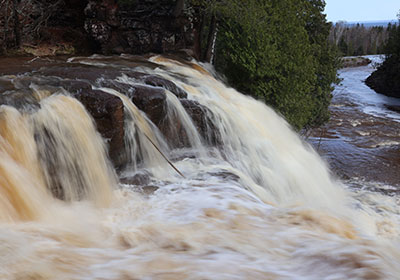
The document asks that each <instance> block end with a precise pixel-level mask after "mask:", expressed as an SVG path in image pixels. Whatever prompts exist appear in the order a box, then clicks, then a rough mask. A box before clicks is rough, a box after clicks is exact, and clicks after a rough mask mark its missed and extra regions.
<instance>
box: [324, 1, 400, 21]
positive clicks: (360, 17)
mask: <svg viewBox="0 0 400 280" xmlns="http://www.w3.org/2000/svg"><path fill="white" fill-rule="evenodd" d="M325 2H326V7H325V14H327V17H328V21H333V22H336V21H339V20H345V21H375V20H391V19H397V16H396V15H397V14H398V12H399V10H400V0H325Z"/></svg>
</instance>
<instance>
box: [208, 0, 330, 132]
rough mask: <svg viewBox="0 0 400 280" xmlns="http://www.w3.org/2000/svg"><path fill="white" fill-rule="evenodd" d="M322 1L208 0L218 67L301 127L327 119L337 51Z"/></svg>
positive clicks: (242, 88)
mask: <svg viewBox="0 0 400 280" xmlns="http://www.w3.org/2000/svg"><path fill="white" fill-rule="evenodd" d="M324 6H325V2H324V1H322V0H247V1H245V0H220V1H207V8H208V11H210V13H212V14H213V15H215V16H216V17H217V18H218V26H219V28H218V30H219V31H218V36H217V56H216V68H217V69H218V70H219V71H221V72H222V73H224V74H225V75H226V77H227V78H228V81H229V83H230V84H231V85H232V86H234V87H235V88H237V89H238V90H240V91H242V92H244V93H246V94H250V95H253V96H255V97H257V98H259V99H262V100H264V101H265V102H266V103H267V104H269V105H271V106H273V107H274V108H275V109H276V110H277V111H278V112H280V113H281V114H282V115H284V116H285V117H286V119H287V120H288V121H289V122H290V123H291V124H292V125H293V126H294V127H295V128H297V129H300V128H303V127H308V126H315V125H319V124H321V123H323V122H324V121H326V120H327V119H328V116H329V115H328V105H329V102H330V98H331V95H330V92H331V90H332V88H331V84H332V82H335V81H336V78H337V76H336V69H337V59H336V57H337V56H336V53H335V52H334V51H333V50H332V49H331V47H330V46H329V45H328V41H327V38H328V35H329V30H330V24H328V23H327V21H326V18H325V15H323V14H322V11H323V9H324Z"/></svg>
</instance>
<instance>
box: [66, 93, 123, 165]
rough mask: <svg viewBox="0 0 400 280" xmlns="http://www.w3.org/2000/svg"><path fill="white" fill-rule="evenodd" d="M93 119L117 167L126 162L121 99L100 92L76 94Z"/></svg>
mask: <svg viewBox="0 0 400 280" xmlns="http://www.w3.org/2000/svg"><path fill="white" fill-rule="evenodd" d="M74 96H75V98H77V99H78V100H79V101H80V102H81V103H82V104H83V105H84V106H85V108H86V110H87V111H88V112H89V114H90V115H91V116H92V117H93V119H94V121H95V123H96V127H97V130H98V131H99V133H100V134H101V135H102V137H103V138H104V139H106V142H107V144H108V152H109V156H110V159H111V160H112V162H113V163H114V165H115V166H116V167H119V166H122V165H123V164H124V163H125V161H126V158H125V154H126V153H125V149H124V147H125V144H124V106H123V104H122V101H121V99H120V98H119V97H117V96H114V95H112V94H109V93H106V92H103V91H100V90H84V91H82V92H80V93H76V94H74Z"/></svg>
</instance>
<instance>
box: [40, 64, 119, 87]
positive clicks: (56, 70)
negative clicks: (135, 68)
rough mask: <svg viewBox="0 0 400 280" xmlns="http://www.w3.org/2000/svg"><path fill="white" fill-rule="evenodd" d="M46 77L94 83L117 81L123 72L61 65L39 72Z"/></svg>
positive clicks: (45, 68) (114, 69) (113, 69)
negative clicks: (103, 80)
mask: <svg viewBox="0 0 400 280" xmlns="http://www.w3.org/2000/svg"><path fill="white" fill-rule="evenodd" d="M37 73H38V74H40V75H44V76H54V77H60V78H62V79H64V80H65V79H72V80H87V81H90V82H92V83H94V82H95V81H96V80H97V79H99V78H107V79H115V78H116V77H118V76H121V71H120V70H119V69H116V68H104V67H93V66H85V65H68V67H66V65H60V66H54V67H44V68H42V69H40V70H39V71H38V72H37Z"/></svg>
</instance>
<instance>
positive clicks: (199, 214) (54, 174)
mask: <svg viewBox="0 0 400 280" xmlns="http://www.w3.org/2000/svg"><path fill="white" fill-rule="evenodd" d="M142 60H143V58H142ZM61 65H62V67H64V68H65V73H66V74H65V76H61V75H60V76H57V77H56V79H59V80H64V81H67V80H68V79H69V78H68V77H67V76H68V71H74V67H75V66H76V65H86V66H88V70H87V71H89V72H90V71H94V70H93V69H97V70H96V71H98V69H103V67H104V69H106V68H107V67H109V68H114V69H120V70H121V75H119V76H117V77H107V76H102V77H99V78H98V79H97V80H96V81H95V82H92V84H91V86H92V87H93V89H97V90H101V91H103V92H107V93H110V94H112V95H114V96H118V97H119V98H121V100H122V102H123V106H124V114H125V117H124V128H125V136H124V137H125V139H124V143H125V151H126V157H127V158H128V162H129V163H128V164H127V165H126V166H124V168H123V169H122V170H118V171H117V170H114V169H113V167H112V165H111V163H110V161H109V159H108V158H107V155H106V154H107V153H106V141H107V140H106V139H102V138H101V136H100V134H99V133H98V132H97V131H96V127H95V125H94V123H93V120H92V119H91V117H90V115H89V114H88V113H87V112H86V111H85V108H84V107H83V106H82V105H81V104H80V103H79V102H78V101H77V100H76V99H75V98H73V97H71V96H70V95H71V94H70V93H69V92H68V91H67V90H66V89H54V88H53V89H51V90H50V91H51V92H52V93H53V92H54V94H52V95H50V94H49V93H48V91H45V90H46V89H47V90H49V89H48V86H50V85H46V84H45V83H46V81H47V80H51V79H53V78H54V77H52V78H50V77H43V76H41V74H40V72H39V73H36V74H35V73H33V74H29V75H25V76H24V75H21V76H3V77H0V78H1V79H2V80H5V81H7V82H9V83H10V84H12V85H13V88H14V89H13V90H15V91H17V92H18V91H22V90H30V91H31V92H32V98H34V99H35V100H36V101H37V102H39V105H40V106H39V108H36V109H29V110H27V109H26V108H22V109H20V110H17V109H15V108H13V107H11V106H7V105H2V106H1V107H0V136H1V137H0V155H1V156H0V278H1V279H398V277H399V276H400V268H399V267H398V263H399V261H400V253H399V248H400V243H399V233H400V232H399V230H400V220H399V218H400V210H399V205H398V203H399V202H398V197H396V196H385V195H383V194H379V193H374V192H370V191H367V190H362V189H360V188H358V189H356V188H349V187H348V186H346V185H345V184H344V183H342V182H340V181H339V180H338V179H335V178H334V177H333V176H332V174H331V172H330V171H329V169H328V168H327V164H326V163H325V162H324V161H323V160H322V159H321V158H320V157H319V156H318V155H317V153H316V152H315V151H314V150H313V148H312V147H311V146H310V145H309V144H307V143H305V142H304V141H303V140H302V139H301V138H300V137H298V135H296V133H294V132H293V131H292V130H291V128H290V127H289V125H288V124H287V123H286V122H285V121H284V120H283V119H282V118H281V117H280V116H278V115H277V114H276V113H275V112H274V111H273V110H272V109H271V108H269V107H268V106H266V105H264V104H262V103H260V102H258V101H256V100H254V99H252V98H250V97H248V96H244V95H242V94H240V93H238V92H237V91H235V90H234V89H232V88H229V87H227V86H226V85H224V84H223V83H222V82H221V81H219V80H218V79H216V78H215V74H214V73H213V70H212V69H209V68H210V67H209V66H208V65H201V64H198V63H197V62H191V63H188V62H180V61H176V60H172V59H169V58H165V57H162V56H153V57H151V58H149V59H148V60H147V61H145V62H143V61H141V62H140V63H139V62H138V61H137V58H135V57H134V56H128V55H122V56H120V57H102V56H92V57H78V58H71V59H69V61H68V63H62V64H61ZM89 66H90V67H89ZM49 67H51V66H49ZM130 71H136V72H141V73H144V74H151V75H157V76H158V77H162V78H164V79H167V80H169V81H171V82H172V83H174V84H175V85H176V86H177V87H178V88H179V89H181V90H182V91H184V92H186V93H187V99H188V100H189V101H191V102H195V103H196V104H200V105H201V106H202V107H201V108H204V113H205V115H206V117H207V119H209V120H211V122H210V123H212V127H211V126H208V127H206V130H207V131H206V133H205V134H200V133H199V131H198V128H197V127H196V125H195V123H194V121H193V120H192V119H191V117H190V115H189V114H188V112H187V111H186V110H185V108H184V107H183V106H182V104H181V101H180V100H179V98H178V97H177V96H175V95H174V94H173V93H172V92H170V91H169V90H168V89H163V90H164V92H165V94H166V104H167V108H166V109H167V110H166V112H167V114H166V116H165V118H164V120H163V121H164V122H165V124H166V125H165V127H167V128H168V129H169V128H170V130H168V131H160V130H159V128H157V126H156V125H155V124H153V123H152V121H151V120H150V118H149V117H148V116H146V114H145V113H144V112H142V111H140V110H139V109H138V107H137V106H136V105H135V104H134V103H133V102H132V100H131V99H130V98H128V97H127V96H125V95H124V93H123V92H121V91H119V90H117V89H116V88H115V87H114V88H111V87H108V86H107V85H108V84H110V83H112V82H117V83H120V84H122V85H124V86H127V87H128V88H129V86H134V85H142V86H144V87H150V86H149V85H146V84H145V83H144V82H143V80H142V79H141V78H140V77H136V78H135V77H134V76H133V75H131V76H129V73H130ZM122 72H124V73H122ZM81 80H82V81H83V80H84V77H82V79H81ZM3 94H4V93H3ZM177 124H179V129H180V130H183V131H184V132H185V134H184V135H185V139H180V140H181V142H182V143H184V144H182V143H179V145H174V143H171V139H167V138H166V137H165V136H164V135H165V134H168V135H178V131H177V127H178V126H177ZM214 134H216V135H217V138H218V139H217V140H215V141H214V142H215V143H213V142H212V141H211V140H210V139H213V135H214ZM174 168H176V170H174ZM177 170H178V171H179V172H180V173H181V174H179V172H177ZM117 174H118V175H117ZM138 174H140V175H143V174H144V175H145V176H148V181H146V182H145V183H138V184H130V183H129V182H125V183H117V181H118V176H120V177H123V176H125V177H126V176H134V175H138ZM57 197H58V198H61V199H63V200H60V199H57Z"/></svg>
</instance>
